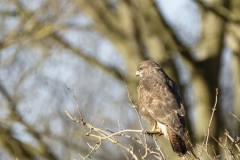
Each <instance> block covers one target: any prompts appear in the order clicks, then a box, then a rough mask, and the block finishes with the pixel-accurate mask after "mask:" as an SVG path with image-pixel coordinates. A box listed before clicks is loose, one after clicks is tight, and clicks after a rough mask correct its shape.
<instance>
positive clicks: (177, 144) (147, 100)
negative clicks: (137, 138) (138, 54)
mask: <svg viewBox="0 0 240 160" xmlns="http://www.w3.org/2000/svg"><path fill="white" fill-rule="evenodd" d="M136 76H139V77H140V82H139V85H138V87H137V91H138V107H139V113H140V115H141V116H142V117H144V118H146V119H148V120H149V121H150V123H151V125H152V126H153V130H152V131H150V132H149V133H163V135H164V136H165V137H167V138H168V139H169V140H170V143H171V145H172V148H173V151H174V152H176V153H177V154H178V155H179V156H183V155H184V154H185V153H186V152H187V148H186V145H185V142H184V140H183V137H184V132H185V119H184V115H185V109H184V107H183V102H182V97H181V93H180V90H179V88H178V86H177V84H176V83H175V82H174V81H173V80H172V79H171V78H169V77H168V75H167V74H166V73H165V72H164V71H163V69H162V68H161V67H160V66H159V65H158V64H157V63H155V62H153V61H151V60H147V61H143V62H140V63H139V64H138V67H137V72H136Z"/></svg>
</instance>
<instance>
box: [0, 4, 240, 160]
mask: <svg viewBox="0 0 240 160" xmlns="http://www.w3.org/2000/svg"><path fill="white" fill-rule="evenodd" d="M167 3H170V5H169V4H167ZM171 3H172V4H171ZM0 6H1V7H0V20H1V23H0V157H1V159H14V158H16V157H17V158H18V159H19V160H22V159H24V160H27V159H81V157H80V156H79V155H78V153H80V154H81V155H87V154H88V153H89V151H90V150H91V149H90V148H89V146H88V145H87V143H88V142H89V143H90V144H91V143H92V144H95V143H96V142H95V141H94V140H93V139H91V138H89V137H86V136H85V133H86V132H88V130H87V129H85V128H84V127H81V126H79V125H77V124H74V123H73V122H72V121H71V120H70V119H69V118H68V117H67V116H66V114H65V113H64V106H66V107H67V108H68V110H69V111H70V112H71V113H75V115H76V116H77V115H78V111H77V109H76V107H75V104H74V103H75V102H74V100H73V98H72V97H71V94H70V93H69V92H68V90H67V89H66V87H65V85H64V84H66V85H67V86H68V87H69V88H71V89H72V91H73V92H74V94H75V95H76V97H77V99H78V101H79V105H80V107H81V111H82V114H83V117H84V118H85V120H86V121H88V122H91V123H92V124H94V125H95V126H101V124H102V122H103V121H104V123H103V126H102V127H103V129H106V130H107V129H111V130H112V131H117V130H118V129H119V128H118V127H119V126H118V120H119V121H120V122H119V123H120V124H121V127H122V128H123V129H124V128H125V129H126V128H129V129H139V126H138V125H137V124H138V119H137V117H136V115H135V114H134V111H133V109H132V108H131V107H129V106H128V104H127V103H128V98H127V92H126V89H125V85H124V82H123V79H122V77H121V74H123V75H124V77H125V80H126V84H127V86H128V87H129V91H130V93H131V95H132V97H133V101H136V99H137V96H136V87H137V83H138V80H137V78H135V71H136V66H137V64H138V63H139V62H140V61H142V60H144V59H152V60H154V61H156V62H157V63H159V64H161V66H162V68H163V69H164V70H165V71H166V72H167V73H168V74H169V75H170V76H171V77H172V78H173V79H174V80H175V81H176V82H177V83H178V84H179V86H180V88H181V91H182V94H183V96H184V101H185V108H186V110H187V115H186V120H187V129H186V131H188V137H189V139H190V141H191V142H193V144H194V147H196V148H197V145H196V143H198V144H199V143H202V142H203V139H204V137H205V136H204V135H205V132H206V130H207V129H208V124H209V120H210V117H211V113H212V107H213V105H214V101H215V88H219V98H218V105H217V110H216V112H215V114H214V118H213V120H212V124H211V129H210V132H211V134H212V135H213V136H214V137H215V138H216V139H219V138H220V137H222V138H223V137H224V130H225V129H227V130H228V131H229V135H231V136H232V137H233V138H237V137H238V136H239V135H240V128H239V126H240V125H239V122H238V121H237V119H236V118H235V117H233V116H232V115H231V114H230V112H232V113H234V114H235V115H236V116H238V117H240V110H239V105H240V99H239V96H240V70H239V69H240V64H239V62H240V58H239V57H240V47H239V46H240V27H239V25H240V18H239V17H240V2H239V1H238V0H229V1H225V0H210V1H202V0H195V1H193V0H185V1H183V0H182V1H179V2H175V1H174V2H171V1H169V2H165V1H160V0H155V1H154V0H146V1H138V0H51V1H47V0H34V1H32V0H2V1H0ZM143 123H144V127H145V128H147V129H149V128H150V127H149V126H148V123H147V122H145V121H143ZM121 140H122V143H124V144H127V145H128V144H129V145H131V146H132V147H133V148H136V150H137V148H138V144H136V143H134V142H129V140H126V139H124V138H123V139H121ZM158 143H159V145H160V146H161V149H162V150H164V151H165V152H166V154H167V155H168V157H169V158H170V159H174V158H176V155H174V154H172V150H171V146H170V144H169V142H168V141H167V140H166V139H164V138H163V137H159V138H158ZM213 145H214V149H215V152H216V153H217V154H220V155H221V156H222V157H223V158H224V151H223V150H222V147H221V146H219V145H218V144H217V143H216V141H215V140H214V139H213V138H211V136H210V137H209V146H213ZM209 152H212V153H213V151H212V150H211V151H209ZM127 156H130V155H127ZM204 156H206V155H203V158H205V157H204ZM92 158H93V159H125V155H124V154H123V152H122V151H121V150H119V148H118V147H117V146H116V145H114V144H111V143H108V142H104V144H103V145H102V146H101V148H99V149H98V150H97V152H95V153H94V154H92ZM139 158H140V157H139Z"/></svg>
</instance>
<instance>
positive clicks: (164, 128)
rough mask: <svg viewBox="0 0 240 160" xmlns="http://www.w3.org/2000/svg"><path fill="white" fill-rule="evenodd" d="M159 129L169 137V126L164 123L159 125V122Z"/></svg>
mask: <svg viewBox="0 0 240 160" xmlns="http://www.w3.org/2000/svg"><path fill="white" fill-rule="evenodd" d="M158 127H159V129H160V131H162V133H163V135H164V136H165V137H168V134H167V126H166V125H164V124H162V123H159V122H158Z"/></svg>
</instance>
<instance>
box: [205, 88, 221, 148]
mask: <svg viewBox="0 0 240 160" xmlns="http://www.w3.org/2000/svg"><path fill="white" fill-rule="evenodd" d="M217 96H218V88H216V99H215V104H214V107H213V109H212V116H211V118H210V121H209V124H208V130H207V137H206V142H205V147H206V151H207V150H208V137H209V133H210V127H211V123H212V119H213V115H214V112H215V111H216V106H217Z"/></svg>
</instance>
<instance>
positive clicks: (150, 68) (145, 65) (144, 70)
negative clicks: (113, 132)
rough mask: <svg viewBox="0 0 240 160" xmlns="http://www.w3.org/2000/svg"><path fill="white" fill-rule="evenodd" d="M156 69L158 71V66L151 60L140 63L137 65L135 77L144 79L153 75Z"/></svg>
mask: <svg viewBox="0 0 240 160" xmlns="http://www.w3.org/2000/svg"><path fill="white" fill-rule="evenodd" d="M158 69H160V66H159V65H158V64H157V63H155V62H153V61H151V60H147V61H142V62H140V63H139V64H138V67H137V71H136V76H139V77H140V78H145V77H146V76H147V75H149V74H151V73H154V72H155V71H157V70H158Z"/></svg>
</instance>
